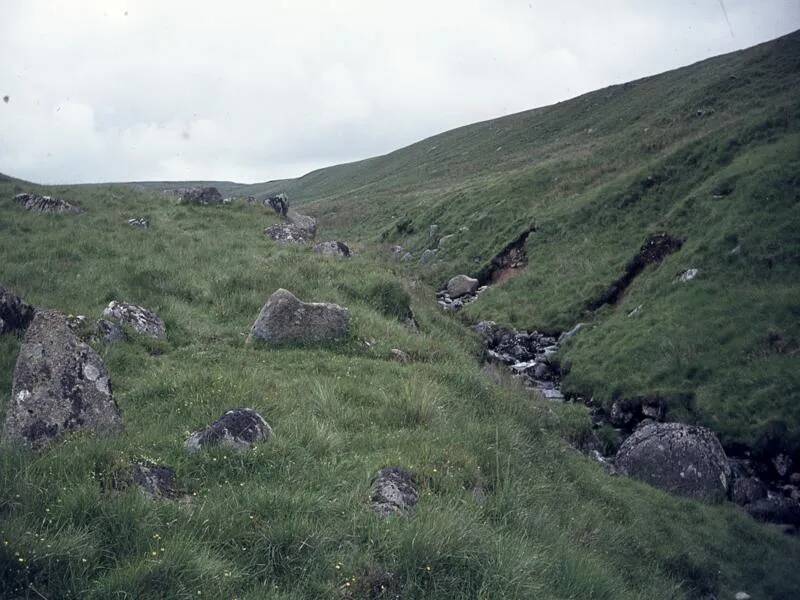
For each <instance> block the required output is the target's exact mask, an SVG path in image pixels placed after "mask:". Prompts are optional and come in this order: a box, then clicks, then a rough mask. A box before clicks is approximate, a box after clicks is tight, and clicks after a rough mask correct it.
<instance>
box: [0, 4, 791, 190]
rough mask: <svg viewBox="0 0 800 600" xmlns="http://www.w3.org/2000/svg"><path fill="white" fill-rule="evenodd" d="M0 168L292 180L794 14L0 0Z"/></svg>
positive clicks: (749, 8) (726, 9)
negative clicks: (313, 171) (325, 167)
mask: <svg viewBox="0 0 800 600" xmlns="http://www.w3.org/2000/svg"><path fill="white" fill-rule="evenodd" d="M0 14H1V15H2V20H0V56H1V57H2V60H0V172H2V173H5V174H8V175H12V176H15V177H20V178H22V179H27V180H31V181H35V182H39V183H51V184H52V183H84V182H101V181H138V180H199V179H202V180H232V181H240V182H244V183H251V182H260V181H268V180H271V179H279V178H286V177H296V176H299V175H302V174H304V173H307V172H308V171H311V170H313V169H316V168H319V167H323V166H328V165H333V164H339V163H342V162H348V161H352V160H357V159H360V158H366V157H369V156H375V155H379V154H384V153H386V152H390V151H392V150H394V149H397V148H399V147H402V146H405V145H408V144H410V143H413V142H415V141H418V140H420V139H423V138H425V137H428V136H430V135H433V134H435V133H439V132H441V131H446V130H448V129H452V128H454V127H458V126H460V125H466V124H469V123H473V122H476V121H481V120H485V119H489V118H493V117H497V116H500V115H504V114H508V113H513V112H518V111H522V110H527V109H530V108H536V107H539V106H544V105H547V104H552V103H554V102H558V101H561V100H566V99H568V98H571V97H574V96H577V95H579V94H582V93H584V92H588V91H591V90H594V89H597V88H601V87H605V86H608V85H612V84H615V83H622V82H625V81H629V80H632V79H636V78H639V77H644V76H647V75H653V74H656V73H660V72H663V71H666V70H669V69H672V68H676V67H680V66H683V65H687V64H691V63H693V62H696V61H698V60H702V59H704V58H708V57H710V56H715V55H718V54H723V53H726V52H730V51H733V50H738V49H741V48H746V47H749V46H752V45H754V44H757V43H760V42H763V41H767V40H770V39H774V38H776V37H779V36H781V35H784V34H786V33H790V32H791V31H794V30H796V29H800V0H670V1H665V2H661V1H656V0H628V1H623V0H604V1H602V2H595V1H589V0H586V1H569V0H561V1H559V2H552V1H540V0H522V1H515V0H514V1H512V0H425V1H417V0H404V1H403V2H397V1H394V2H386V1H384V0H364V1H361V0H329V1H322V0H319V1H306V0H286V1H280V2H278V1H274V0H260V1H252V2H245V1H240V0H225V1H220V0H216V1H214V2H206V1H204V0H169V1H164V0H127V1H120V0H97V1H95V0H0Z"/></svg>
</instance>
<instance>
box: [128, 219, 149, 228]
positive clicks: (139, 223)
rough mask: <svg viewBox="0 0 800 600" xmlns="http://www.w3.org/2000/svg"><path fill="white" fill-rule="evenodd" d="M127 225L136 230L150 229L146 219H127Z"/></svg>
mask: <svg viewBox="0 0 800 600" xmlns="http://www.w3.org/2000/svg"><path fill="white" fill-rule="evenodd" d="M128 225H130V226H131V227H136V228H137V229H148V228H149V227H150V221H148V220H147V218H146V217H136V218H134V219H128Z"/></svg>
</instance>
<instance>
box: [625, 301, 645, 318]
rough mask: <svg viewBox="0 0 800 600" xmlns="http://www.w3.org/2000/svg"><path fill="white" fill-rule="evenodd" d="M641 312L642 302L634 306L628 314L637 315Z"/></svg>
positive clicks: (630, 315)
mask: <svg viewBox="0 0 800 600" xmlns="http://www.w3.org/2000/svg"><path fill="white" fill-rule="evenodd" d="M641 312H642V305H641V304H640V305H639V306H637V307H636V308H634V309H633V310H632V311H631V312H629V313H628V316H629V317H635V316H636V315H638V314H639V313H641Z"/></svg>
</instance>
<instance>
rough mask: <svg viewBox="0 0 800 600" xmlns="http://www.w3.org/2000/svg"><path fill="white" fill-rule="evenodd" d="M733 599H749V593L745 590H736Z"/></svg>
mask: <svg viewBox="0 0 800 600" xmlns="http://www.w3.org/2000/svg"><path fill="white" fill-rule="evenodd" d="M734 600H750V594H748V593H747V592H736V595H735V596H734Z"/></svg>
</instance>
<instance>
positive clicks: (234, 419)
mask: <svg viewBox="0 0 800 600" xmlns="http://www.w3.org/2000/svg"><path fill="white" fill-rule="evenodd" d="M271 436H272V428H271V427H270V426H269V424H268V423H267V422H266V420H264V417H262V416H261V415H260V414H258V413H257V412H256V411H254V410H253V409H252V408H234V409H233V410H229V411H228V412H226V413H225V414H224V415H222V416H221V417H220V418H219V419H217V420H216V421H214V422H213V423H212V424H211V425H209V426H208V427H206V428H205V429H201V430H200V431H195V432H194V433H193V434H192V435H190V436H189V439H187V440H186V449H187V450H188V451H189V452H192V453H194V452H198V451H200V450H202V449H204V448H208V447H211V446H225V447H227V448H231V449H233V450H248V449H249V448H251V447H252V446H253V445H254V444H257V443H258V442H262V441H265V440H268V439H269V438H270V437H271Z"/></svg>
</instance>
